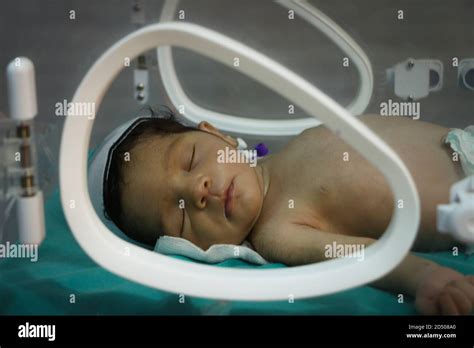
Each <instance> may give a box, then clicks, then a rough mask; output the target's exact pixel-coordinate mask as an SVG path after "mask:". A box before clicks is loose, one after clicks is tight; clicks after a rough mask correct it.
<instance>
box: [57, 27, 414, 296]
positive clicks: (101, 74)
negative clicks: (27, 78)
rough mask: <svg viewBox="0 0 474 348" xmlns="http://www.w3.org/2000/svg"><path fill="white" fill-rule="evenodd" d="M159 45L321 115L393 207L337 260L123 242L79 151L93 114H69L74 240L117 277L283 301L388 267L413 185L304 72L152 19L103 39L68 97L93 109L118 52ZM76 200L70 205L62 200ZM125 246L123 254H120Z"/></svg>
mask: <svg viewBox="0 0 474 348" xmlns="http://www.w3.org/2000/svg"><path fill="white" fill-rule="evenodd" d="M162 45H177V46H181V47H185V48H188V49H190V50H193V51H196V52H199V53H200V54H203V55H205V56H207V57H209V58H212V59H215V60H217V61H219V62H221V63H223V64H227V65H231V64H232V62H233V57H235V56H239V57H241V65H240V71H242V72H243V73H245V74H246V75H248V76H250V77H252V78H254V79H255V80H257V81H259V82H261V83H262V84H264V85H265V86H267V87H269V88H271V89H272V90H274V91H276V92H277V93H279V94H280V95H282V96H283V97H285V98H288V100H290V101H291V102H293V103H294V104H295V105H297V106H298V107H300V108H302V109H303V110H305V111H306V112H307V113H308V114H309V115H311V116H313V117H320V118H321V120H322V121H323V122H324V123H325V124H326V125H327V126H328V127H329V128H330V129H331V130H332V131H335V132H338V133H339V134H340V136H341V137H342V138H343V139H344V140H345V141H347V142H348V143H349V144H351V145H352V146H354V147H355V148H356V149H357V150H358V151H360V152H361V153H362V154H363V155H364V156H365V157H366V158H367V159H368V160H369V161H370V162H371V163H373V164H374V165H375V166H376V167H377V168H378V169H380V171H381V172H382V173H383V175H384V176H385V177H386V178H387V179H388V182H389V184H390V187H391V189H392V190H393V192H395V199H396V200H398V199H403V201H404V208H403V209H396V210H395V211H394V214H393V216H392V220H391V222H390V224H389V227H388V229H387V231H386V233H385V234H384V235H383V237H382V238H381V239H380V240H379V241H378V242H377V243H375V244H374V245H373V246H371V247H370V248H368V249H367V250H366V252H365V261H364V262H357V261H355V260H352V259H337V260H331V261H327V262H322V263H317V264H311V265H305V266H298V267H290V268H284V269H267V270H252V269H232V268H221V267H216V266H211V265H201V264H196V263H192V262H187V261H183V260H178V259H175V258H172V257H169V256H165V255H160V254H158V253H155V252H152V251H149V250H146V249H144V248H141V247H139V246H136V245H133V244H130V243H128V242H126V241H124V240H122V239H120V238H119V237H117V236H116V235H114V234H113V233H112V232H111V231H109V230H108V229H107V227H106V226H105V225H104V224H103V223H102V222H101V220H100V219H99V217H98V216H97V215H96V213H95V210H94V208H93V206H92V204H91V200H90V196H89V192H88V189H87V174H86V173H87V171H86V170H87V152H88V148H89V140H90V134H91V130H92V126H93V124H94V122H95V121H96V118H95V119H93V120H90V119H89V118H88V117H87V115H84V116H83V117H81V116H75V117H68V118H67V119H66V122H65V124H64V128H63V136H62V139H61V151H60V188H61V202H62V206H63V209H64V213H65V216H66V219H67V222H68V223H69V226H70V228H71V230H72V232H73V234H74V236H75V238H76V239H77V241H78V242H79V244H80V245H81V247H82V248H83V249H84V250H85V251H86V252H87V254H89V256H90V257H91V258H92V259H93V260H95V261H96V262H97V263H98V264H99V265H101V266H102V267H104V268H106V269H107V270H109V271H111V272H113V273H115V274H117V275H120V276H122V277H124V278H127V279H130V280H133V281H136V282H139V283H142V284H144V285H148V286H151V287H154V288H158V289H162V290H165V291H170V292H175V293H183V294H186V295H190V296H197V297H204V298H215V299H228V300H255V301H258V300H262V301H264V300H283V299H287V298H288V296H289V295H290V294H291V295H293V296H295V298H304V297H312V296H318V295H324V294H328V293H332V292H336V291H340V290H344V289H348V288H351V287H355V286H358V285H362V284H365V283H368V282H370V281H373V280H375V279H377V278H379V277H381V276H383V275H385V274H386V273H387V272H389V271H390V270H391V269H393V268H394V267H395V266H396V265H397V264H398V263H399V262H400V261H401V260H402V259H403V258H404V257H405V255H406V253H407V252H408V250H409V248H410V246H411V245H412V243H413V241H414V238H415V235H416V231H417V228H418V223H419V200H418V194H417V191H416V189H415V185H414V183H413V180H412V178H411V176H410V173H409V172H408V170H407V169H406V167H405V165H404V164H403V162H402V161H401V160H400V158H399V157H398V156H397V155H396V154H395V153H394V152H393V151H392V150H391V149H390V148H389V147H388V146H387V145H386V144H385V143H384V142H383V141H382V140H381V139H380V138H379V137H378V136H377V135H376V134H374V133H373V132H372V131H371V130H370V129H369V128H367V127H366V126H365V125H364V124H363V123H361V122H360V121H358V120H357V119H356V118H355V117H353V116H351V115H350V114H349V113H348V112H347V110H346V109H344V108H343V107H341V106H340V105H338V104H337V103H336V102H335V101H333V100H332V99H331V98H329V97H328V96H326V95H325V94H324V93H322V92H321V91H320V90H318V89H317V88H316V87H314V86H313V85H311V84H310V83H309V82H308V81H306V80H304V79H303V78H301V77H300V76H298V75H296V74H295V73H293V72H292V71H290V70H288V69H286V68H285V67H284V66H282V65H280V64H278V63H277V62H275V61H273V60H272V59H270V58H268V57H266V56H264V55H263V54H260V53H259V52H257V51H255V50H253V49H251V48H249V47H247V46H245V45H243V44H241V43H239V42H237V41H235V40H232V39H230V38H228V37H226V36H224V35H221V34H219V33H217V32H215V31H212V30H209V29H206V28H203V27H201V26H198V25H193V24H186V23H176V22H170V23H163V24H155V25H150V26H148V27H144V28H143V29H141V30H138V31H136V32H134V33H132V34H130V35H128V36H127V37H125V38H123V39H122V40H120V41H119V42H117V43H116V44H114V45H113V46H112V47H111V48H109V49H108V50H107V51H106V52H105V53H104V54H103V55H102V56H101V57H100V58H99V59H98V60H97V61H96V62H95V64H94V65H93V66H92V68H91V69H90V70H89V71H88V73H87V74H86V76H85V77H84V79H83V80H82V82H81V84H80V85H79V87H78V89H77V91H76V94H75V95H74V99H73V102H79V103H81V102H93V103H95V105H96V110H98V109H99V106H100V103H101V101H102V98H103V97H104V95H105V93H106V91H107V89H108V88H109V86H110V85H111V83H112V81H113V80H114V78H115V77H116V76H117V75H118V73H119V72H120V71H121V70H122V69H123V66H124V64H123V62H124V58H126V57H128V58H130V59H133V58H134V57H136V56H137V55H139V54H140V53H142V52H144V51H146V50H149V49H151V48H154V47H158V46H162ZM72 200H73V201H74V202H75V208H70V202H71V201H72ZM127 254H128V255H127Z"/></svg>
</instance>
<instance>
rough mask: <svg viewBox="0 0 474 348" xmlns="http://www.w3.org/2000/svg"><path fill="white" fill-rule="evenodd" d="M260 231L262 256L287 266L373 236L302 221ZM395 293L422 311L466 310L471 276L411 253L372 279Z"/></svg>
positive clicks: (471, 299) (473, 299) (473, 289)
mask: <svg viewBox="0 0 474 348" xmlns="http://www.w3.org/2000/svg"><path fill="white" fill-rule="evenodd" d="M274 227H275V229H274V230H271V228H268V229H266V231H262V233H261V235H260V236H259V237H258V238H257V239H256V243H255V247H256V249H257V251H259V252H260V253H261V254H262V256H263V257H264V258H266V259H267V260H269V261H273V262H281V263H284V264H287V265H290V266H297V265H304V264H310V263H314V262H321V261H326V260H328V258H327V257H326V255H325V251H326V246H327V245H332V244H333V242H336V244H338V245H346V244H351V245H354V244H355V245H360V244H362V245H364V247H368V246H370V245H371V244H372V243H374V242H375V241H376V240H374V239H371V238H363V237H352V236H346V235H340V234H333V233H327V232H323V231H318V230H316V229H314V228H312V227H309V226H305V225H295V224H292V223H288V224H286V226H285V227H286V228H284V227H283V226H282V225H279V226H278V228H277V227H276V226H274ZM373 285H374V286H376V287H378V288H381V289H384V290H388V291H391V292H394V293H397V294H398V293H402V294H408V295H410V296H413V297H416V302H415V305H416V308H417V310H418V311H419V312H421V313H422V314H429V315H433V314H448V315H453V314H464V315H466V314H469V313H471V312H472V310H473V307H474V276H468V277H466V276H463V275H462V274H460V273H458V272H456V271H453V270H451V269H449V268H445V267H442V266H440V265H438V264H436V263H434V262H432V261H429V260H426V259H423V258H421V257H418V256H415V255H413V254H411V253H409V254H408V255H407V257H406V258H405V259H404V260H403V261H402V262H401V263H400V264H399V265H398V266H397V267H396V268H395V269H394V270H393V271H392V272H390V273H389V274H388V275H386V276H384V277H382V278H381V279H379V280H377V281H375V282H374V283H373Z"/></svg>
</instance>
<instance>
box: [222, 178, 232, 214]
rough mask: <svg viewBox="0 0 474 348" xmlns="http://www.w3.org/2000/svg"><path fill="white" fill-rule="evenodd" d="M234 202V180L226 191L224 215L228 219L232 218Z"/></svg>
mask: <svg viewBox="0 0 474 348" xmlns="http://www.w3.org/2000/svg"><path fill="white" fill-rule="evenodd" d="M233 202H234V179H232V181H231V182H230V185H229V188H228V189H227V191H226V195H225V202H224V215H225V217H226V218H229V217H230V214H231V213H232V206H233V204H232V203H233Z"/></svg>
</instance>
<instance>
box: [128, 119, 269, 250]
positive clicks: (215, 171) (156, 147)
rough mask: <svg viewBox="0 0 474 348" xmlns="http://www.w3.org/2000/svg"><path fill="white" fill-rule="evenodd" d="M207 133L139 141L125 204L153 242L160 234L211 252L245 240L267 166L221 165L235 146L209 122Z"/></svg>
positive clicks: (257, 209) (256, 211) (258, 206)
mask: <svg viewBox="0 0 474 348" xmlns="http://www.w3.org/2000/svg"><path fill="white" fill-rule="evenodd" d="M200 129H201V130H203V131H191V132H187V133H181V134H171V135H167V136H164V137H162V136H153V137H150V138H149V139H147V140H146V141H145V142H143V143H141V144H139V145H137V146H136V147H135V148H134V149H133V150H132V151H131V153H130V162H129V165H127V166H125V169H124V179H125V187H124V189H123V196H122V205H123V210H124V213H125V214H130V215H128V216H133V217H134V218H135V219H138V221H139V222H140V226H144V227H143V228H144V231H143V233H147V234H148V235H149V237H150V240H153V241H156V239H157V238H158V236H159V234H160V233H164V234H166V235H168V236H173V237H180V238H184V239H187V240H189V241H191V242H193V243H194V244H196V245H198V246H199V247H201V248H203V249H204V250H206V249H207V248H209V247H210V246H211V245H213V244H241V243H242V242H243V241H244V240H245V238H246V237H247V235H248V234H249V232H250V231H251V229H252V227H253V225H254V224H255V222H256V220H257V218H258V216H259V213H260V210H261V207H262V203H263V196H264V194H263V192H264V184H263V177H262V174H261V168H260V167H259V166H257V167H251V166H250V165H249V164H248V163H219V162H218V161H217V159H218V151H219V150H225V148H226V147H229V148H232V149H235V147H234V146H233V141H232V139H231V138H229V137H226V136H224V135H222V134H221V133H219V132H218V131H217V130H215V128H213V127H212V126H210V125H209V124H204V125H200Z"/></svg>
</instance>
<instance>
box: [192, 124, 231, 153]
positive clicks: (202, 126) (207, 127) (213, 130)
mask: <svg viewBox="0 0 474 348" xmlns="http://www.w3.org/2000/svg"><path fill="white" fill-rule="evenodd" d="M198 128H199V130H202V131H203V132H207V133H210V134H214V135H215V136H216V137H219V138H221V139H222V140H224V141H225V142H226V143H228V144H229V145H231V146H233V147H237V145H238V142H237V140H236V139H234V138H232V137H231V136H230V135H225V134H223V133H221V132H220V131H219V130H218V129H217V128H216V127H214V126H213V125H212V124H210V123H209V122H206V121H202V122H200V123H199V125H198Z"/></svg>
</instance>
